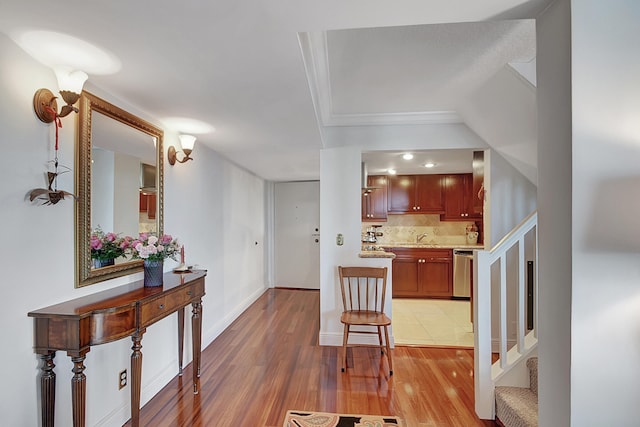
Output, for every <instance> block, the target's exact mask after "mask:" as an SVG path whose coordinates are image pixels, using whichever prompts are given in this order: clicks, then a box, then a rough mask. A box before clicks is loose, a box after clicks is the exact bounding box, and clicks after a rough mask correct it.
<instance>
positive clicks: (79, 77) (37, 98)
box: [33, 67, 88, 123]
mask: <svg viewBox="0 0 640 427" xmlns="http://www.w3.org/2000/svg"><path fill="white" fill-rule="evenodd" d="M54 71H55V73H56V77H57V78H58V89H59V90H60V96H62V99H63V100H64V102H66V103H67V104H66V105H64V106H63V107H62V108H61V109H60V112H59V113H58V103H57V102H56V98H57V97H56V96H55V95H54V94H53V92H51V91H50V90H49V89H46V88H41V89H38V90H37V91H36V93H35V95H34V96H33V109H34V111H35V113H36V116H38V118H39V119H40V120H41V121H42V122H44V123H51V122H53V121H54V120H55V119H56V118H57V117H65V116H67V115H69V114H70V113H71V112H72V111H73V112H76V113H77V112H78V109H77V108H76V107H74V106H73V104H75V103H76V102H77V101H78V99H79V98H80V93H81V92H82V86H83V85H84V82H85V81H86V80H87V78H88V76H87V73H85V72H84V71H80V70H71V69H70V68H69V67H56V68H55V69H54Z"/></svg>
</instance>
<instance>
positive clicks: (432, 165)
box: [424, 162, 436, 168]
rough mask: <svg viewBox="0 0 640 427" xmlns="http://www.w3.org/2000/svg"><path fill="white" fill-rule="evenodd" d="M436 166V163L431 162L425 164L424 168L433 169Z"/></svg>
mask: <svg viewBox="0 0 640 427" xmlns="http://www.w3.org/2000/svg"><path fill="white" fill-rule="evenodd" d="M435 165H436V164H435V163H431V162H429V163H425V164H424V167H425V168H432V167H434V166H435Z"/></svg>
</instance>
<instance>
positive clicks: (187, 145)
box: [167, 135, 196, 165]
mask: <svg viewBox="0 0 640 427" xmlns="http://www.w3.org/2000/svg"><path fill="white" fill-rule="evenodd" d="M178 138H180V146H181V147H182V154H183V157H182V160H178V155H177V154H178V151H176V148H175V147H174V146H173V145H172V146H170V147H169V150H168V151H167V158H168V159H169V164H170V165H175V164H176V162H178V163H184V162H186V161H187V160H193V158H192V157H191V156H190V155H191V152H192V151H193V146H194V145H195V143H196V137H195V136H193V135H179V136H178Z"/></svg>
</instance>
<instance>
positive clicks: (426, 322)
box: [392, 298, 473, 347]
mask: <svg viewBox="0 0 640 427" xmlns="http://www.w3.org/2000/svg"><path fill="white" fill-rule="evenodd" d="M469 308H470V305H469V301H463V300H438V299H401V298H394V299H393V300H392V310H393V313H392V316H393V325H392V327H393V335H394V339H395V343H396V344H399V345H401V344H413V345H433V346H449V347H451V346H454V347H473V325H472V323H471V321H470V319H469Z"/></svg>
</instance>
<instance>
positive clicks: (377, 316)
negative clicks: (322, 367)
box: [338, 266, 393, 375]
mask: <svg viewBox="0 0 640 427" xmlns="http://www.w3.org/2000/svg"><path fill="white" fill-rule="evenodd" d="M338 272H339V274H340V288H341V291H342V306H343V308H344V311H343V312H342V316H341V317H340V322H342V323H343V324H344V334H343V337H342V372H344V371H345V369H346V367H347V347H365V346H366V347H371V346H374V347H379V348H380V350H381V352H382V354H386V355H387V361H388V363H389V375H393V362H392V360H391V347H390V345H389V330H388V327H389V326H390V325H391V319H390V318H389V317H388V316H387V315H386V314H384V302H385V294H386V291H387V267H342V266H339V267H338ZM352 326H356V327H367V328H358V329H357V330H352V329H351V327H352ZM371 327H373V328H375V330H372V328H371ZM383 330H384V343H383V340H382V332H383ZM350 333H359V334H360V333H363V334H377V335H378V343H379V345H377V346H375V345H370V344H351V345H349V344H348V341H349V334H350Z"/></svg>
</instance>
